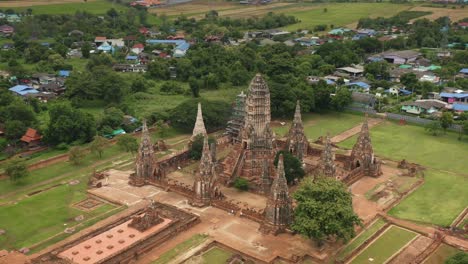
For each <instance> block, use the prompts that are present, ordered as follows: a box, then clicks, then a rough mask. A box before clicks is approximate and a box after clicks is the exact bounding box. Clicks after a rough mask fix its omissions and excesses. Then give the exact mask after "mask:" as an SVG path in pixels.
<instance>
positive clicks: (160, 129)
mask: <svg viewBox="0 0 468 264" xmlns="http://www.w3.org/2000/svg"><path fill="white" fill-rule="evenodd" d="M156 131H157V133H158V136H160V137H162V138H163V137H165V136H167V125H166V124H164V121H162V120H158V121H156Z"/></svg>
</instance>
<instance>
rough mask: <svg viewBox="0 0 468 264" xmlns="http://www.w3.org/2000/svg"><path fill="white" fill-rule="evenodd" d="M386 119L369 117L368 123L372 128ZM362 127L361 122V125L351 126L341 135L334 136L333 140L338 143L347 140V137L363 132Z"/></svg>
mask: <svg viewBox="0 0 468 264" xmlns="http://www.w3.org/2000/svg"><path fill="white" fill-rule="evenodd" d="M383 121H384V120H383V119H381V118H369V119H368V123H369V128H372V127H374V126H376V125H378V124H380V123H382V122H383ZM361 127H362V123H360V124H359V125H357V126H355V127H353V128H351V129H348V130H346V131H345V132H343V133H341V134H339V135H336V136H334V137H332V138H331V142H332V143H333V144H336V143H339V142H341V141H345V140H346V139H348V138H350V137H352V136H354V135H356V134H358V133H359V132H361Z"/></svg>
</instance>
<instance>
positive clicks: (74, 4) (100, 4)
mask: <svg viewBox="0 0 468 264" xmlns="http://www.w3.org/2000/svg"><path fill="white" fill-rule="evenodd" d="M18 2H19V1H18ZM35 2H36V3H35V5H29V6H24V5H21V7H18V8H13V9H14V10H17V11H19V12H24V11H26V9H27V8H31V9H32V10H33V15H41V14H50V15H58V14H74V13H75V12H76V11H86V12H88V13H91V14H105V13H106V12H107V11H108V10H109V9H111V8H115V9H116V10H117V11H124V10H126V9H127V7H125V6H123V5H119V4H112V2H111V1H107V0H88V1H87V2H84V1H68V2H66V3H65V2H64V1H60V2H59V1H53V2H51V3H47V1H35ZM5 4H6V3H2V5H3V6H4V5H5ZM2 5H0V6H2ZM10 7H15V5H14V3H13V1H10Z"/></svg>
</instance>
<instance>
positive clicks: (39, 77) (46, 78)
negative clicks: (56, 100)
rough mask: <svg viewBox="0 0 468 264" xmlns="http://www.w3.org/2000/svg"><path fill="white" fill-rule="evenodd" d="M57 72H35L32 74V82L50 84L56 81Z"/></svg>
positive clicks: (34, 83)
mask: <svg viewBox="0 0 468 264" xmlns="http://www.w3.org/2000/svg"><path fill="white" fill-rule="evenodd" d="M55 79H56V78H55V74H50V73H33V74H32V75H31V84H32V85H33V87H34V86H39V85H41V84H48V83H51V82H53V81H55Z"/></svg>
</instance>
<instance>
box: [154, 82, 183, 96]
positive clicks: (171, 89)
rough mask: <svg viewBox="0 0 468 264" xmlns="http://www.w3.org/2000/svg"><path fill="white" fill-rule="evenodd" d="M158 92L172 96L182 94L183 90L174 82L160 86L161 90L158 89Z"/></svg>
mask: <svg viewBox="0 0 468 264" xmlns="http://www.w3.org/2000/svg"><path fill="white" fill-rule="evenodd" d="M159 92H160V93H163V94H169V95H174V94H184V93H185V90H184V88H183V87H182V86H180V85H179V84H178V83H176V82H165V83H164V84H163V85H162V86H161V89H159Z"/></svg>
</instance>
